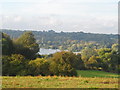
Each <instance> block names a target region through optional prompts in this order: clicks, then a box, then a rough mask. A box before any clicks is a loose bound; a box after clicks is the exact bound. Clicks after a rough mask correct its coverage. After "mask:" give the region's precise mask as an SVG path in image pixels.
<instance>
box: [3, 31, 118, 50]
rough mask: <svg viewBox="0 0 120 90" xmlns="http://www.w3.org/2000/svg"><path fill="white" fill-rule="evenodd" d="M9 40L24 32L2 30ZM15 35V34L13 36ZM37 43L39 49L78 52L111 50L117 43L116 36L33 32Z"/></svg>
mask: <svg viewBox="0 0 120 90" xmlns="http://www.w3.org/2000/svg"><path fill="white" fill-rule="evenodd" d="M3 32H5V33H7V34H9V35H10V36H11V38H18V37H19V36H20V35H21V34H23V33H24V32H25V31H19V30H16V31H15V30H4V29H3ZM14 33H16V34H14ZM33 34H34V35H35V38H36V41H37V43H38V44H39V45H40V47H41V48H47V49H60V50H69V51H73V52H78V51H81V50H82V49H84V48H85V47H91V48H96V49H100V48H111V47H112V44H114V43H117V41H118V35H117V34H94V33H84V32H60V33H58V32H55V31H53V30H49V31H33Z"/></svg>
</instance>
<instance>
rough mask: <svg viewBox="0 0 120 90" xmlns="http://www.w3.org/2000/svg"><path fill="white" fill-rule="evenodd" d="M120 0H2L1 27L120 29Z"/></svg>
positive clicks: (104, 30) (71, 29)
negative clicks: (119, 15)
mask: <svg viewBox="0 0 120 90" xmlns="http://www.w3.org/2000/svg"><path fill="white" fill-rule="evenodd" d="M118 1H119V0H1V1H0V11H1V12H0V19H2V23H1V24H0V28H6V29H20V30H24V29H25V30H26V29H27V30H28V29H29V30H41V31H42V30H55V31H57V32H59V31H65V32H73V31H74V32H75V31H84V32H92V33H118V26H117V22H118Z"/></svg>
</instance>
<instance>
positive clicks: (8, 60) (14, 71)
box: [2, 54, 27, 76]
mask: <svg viewBox="0 0 120 90" xmlns="http://www.w3.org/2000/svg"><path fill="white" fill-rule="evenodd" d="M26 66H27V60H26V59H25V58H24V56H22V55H20V54H12V55H11V56H3V57H2V69H3V70H2V71H3V72H2V74H3V75H10V76H15V75H20V74H21V73H20V72H22V71H24V70H25V71H26ZM22 75H23V73H22ZM24 75H27V72H26V73H24Z"/></svg>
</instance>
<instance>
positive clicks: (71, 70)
mask: <svg viewBox="0 0 120 90" xmlns="http://www.w3.org/2000/svg"><path fill="white" fill-rule="evenodd" d="M50 61H51V63H50V64H51V65H50V71H51V73H52V74H53V75H63V76H65V75H67V76H74V75H76V71H75V69H78V68H79V69H80V67H79V64H80V63H81V66H83V65H82V64H83V62H82V60H81V59H80V58H78V57H77V56H76V55H75V54H73V53H72V52H65V51H62V52H57V53H55V54H54V55H53V57H52V58H51V59H50Z"/></svg>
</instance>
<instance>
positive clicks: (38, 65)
mask: <svg viewBox="0 0 120 90" xmlns="http://www.w3.org/2000/svg"><path fill="white" fill-rule="evenodd" d="M28 68H29V75H42V76H45V75H49V63H48V61H47V60H45V59H43V58H37V59H35V60H31V61H30V62H29V63H28ZM33 71H34V72H33Z"/></svg>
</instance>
